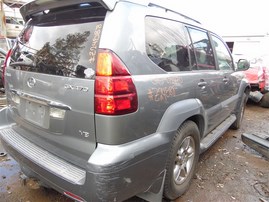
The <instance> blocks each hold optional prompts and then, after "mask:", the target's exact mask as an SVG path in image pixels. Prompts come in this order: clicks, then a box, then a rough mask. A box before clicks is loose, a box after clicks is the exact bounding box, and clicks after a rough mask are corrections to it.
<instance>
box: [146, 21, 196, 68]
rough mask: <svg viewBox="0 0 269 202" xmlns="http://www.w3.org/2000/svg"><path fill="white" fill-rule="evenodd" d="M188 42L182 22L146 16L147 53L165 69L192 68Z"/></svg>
mask: <svg viewBox="0 0 269 202" xmlns="http://www.w3.org/2000/svg"><path fill="white" fill-rule="evenodd" d="M188 44H189V42H188V40H187V35H186V32H185V28H184V26H183V25H182V24H181V23H179V22H175V21H171V20H166V19H160V18H154V17H146V50H147V54H148V56H149V58H150V59H151V60H152V61H153V62H154V63H155V64H157V65H158V66H159V67H161V68H162V69H163V70H165V71H167V72H177V71H189V70H191V66H190V61H189V51H188Z"/></svg>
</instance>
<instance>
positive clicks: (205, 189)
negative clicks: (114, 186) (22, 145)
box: [0, 103, 269, 202]
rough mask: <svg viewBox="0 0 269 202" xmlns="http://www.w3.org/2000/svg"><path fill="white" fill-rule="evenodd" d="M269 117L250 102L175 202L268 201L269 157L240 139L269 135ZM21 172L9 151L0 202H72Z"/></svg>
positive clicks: (1, 171)
mask: <svg viewBox="0 0 269 202" xmlns="http://www.w3.org/2000/svg"><path fill="white" fill-rule="evenodd" d="M268 120H269V109H265V108H261V107H259V106H257V105H256V104H254V103H248V104H247V107H246V111H245V117H244V121H243V124H242V127H241V129H240V130H237V131H234V130H229V131H227V132H226V133H225V134H224V136H223V137H222V138H220V139H219V140H218V141H217V142H216V143H215V144H214V145H213V147H211V148H210V149H209V150H208V151H206V152H205V153H204V154H202V155H201V157H200V161H199V165H198V169H197V174H196V176H195V178H194V179H193V180H192V184H191V186H190V189H189V190H188V192H187V193H186V194H185V195H183V196H182V197H180V198H178V199H177V200H176V201H175V202H201V201H204V202H211V201H214V202H216V201H221V202H226V201H227V202H228V201H229V202H230V201H232V202H233V201H234V202H236V201H240V202H241V201H242V202H269V160H267V159H265V158H264V157H262V156H261V155H260V154H259V153H258V152H256V151H254V150H253V149H251V148H249V147H248V146H247V145H245V144H244V143H243V142H242V140H241V134H242V133H252V134H258V133H260V134H269V124H268ZM1 152H4V150H3V147H2V145H1V144H0V156H1ZM19 175H20V168H19V166H18V164H17V163H16V162H15V161H14V160H13V159H12V158H11V157H10V156H9V155H8V154H7V155H5V156H3V157H0V201H1V202H2V201H3V202H52V201H53V202H70V201H72V200H71V199H68V198H66V197H65V196H63V195H61V194H59V193H57V192H56V191H53V190H50V189H44V188H39V189H30V188H29V186H31V184H32V183H31V182H28V185H29V186H23V185H22V182H21V180H20V178H19ZM33 188H35V187H33ZM128 201H141V200H139V199H138V198H132V199H130V200H128Z"/></svg>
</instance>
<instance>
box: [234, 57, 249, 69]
mask: <svg viewBox="0 0 269 202" xmlns="http://www.w3.org/2000/svg"><path fill="white" fill-rule="evenodd" d="M249 67H250V63H249V61H248V60H246V59H240V60H238V62H237V71H245V70H248V69H249Z"/></svg>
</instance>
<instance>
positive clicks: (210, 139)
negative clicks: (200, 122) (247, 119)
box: [200, 114, 236, 153]
mask: <svg viewBox="0 0 269 202" xmlns="http://www.w3.org/2000/svg"><path fill="white" fill-rule="evenodd" d="M235 120H236V117H235V115H234V114H232V115H231V116H229V117H228V118H227V119H225V120H224V121H223V122H222V123H221V124H220V125H219V126H218V127H217V128H215V129H214V130H213V131H211V132H210V133H209V134H208V135H207V136H206V137H205V138H204V139H203V140H202V141H201V143H200V153H203V152H204V151H206V150H207V149H208V148H209V147H210V146H211V145H213V144H214V143H215V142H216V141H217V140H218V139H219V138H220V137H221V136H222V135H223V134H224V133H225V132H226V131H227V130H228V129H229V127H230V126H231V125H232V124H233V123H234V122H235Z"/></svg>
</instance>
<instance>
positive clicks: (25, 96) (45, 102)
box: [10, 89, 71, 110]
mask: <svg viewBox="0 0 269 202" xmlns="http://www.w3.org/2000/svg"><path fill="white" fill-rule="evenodd" d="M10 92H11V93H13V94H15V95H18V96H19V97H21V98H23V99H25V100H29V101H31V102H35V103H38V104H42V105H46V106H50V107H55V108H59V109H64V110H71V107H70V106H68V105H65V104H62V103H60V102H56V101H51V100H48V99H45V98H42V97H38V96H35V95H31V94H28V93H24V92H21V91H17V90H14V89H12V90H10Z"/></svg>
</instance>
